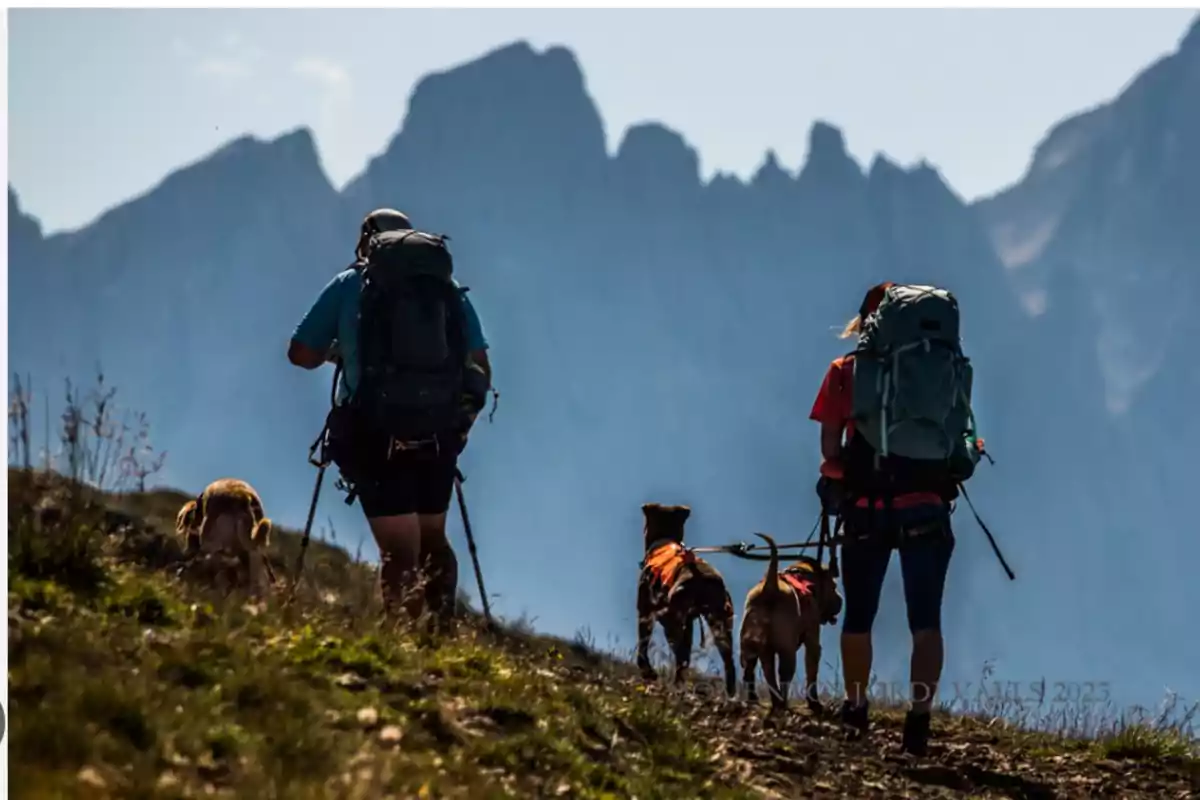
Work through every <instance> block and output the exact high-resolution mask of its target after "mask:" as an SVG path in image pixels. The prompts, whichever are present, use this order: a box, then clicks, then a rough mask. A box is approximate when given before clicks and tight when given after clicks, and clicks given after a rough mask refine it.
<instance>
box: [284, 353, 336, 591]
mask: <svg viewBox="0 0 1200 800" xmlns="http://www.w3.org/2000/svg"><path fill="white" fill-rule="evenodd" d="M341 375H342V362H341V361H340V360H339V361H338V362H337V365H336V366H335V367H334V370H333V388H332V389H331V390H330V395H329V402H330V406H331V407H332V406H333V405H335V404H336V402H337V386H338V378H340V377H341ZM328 438H329V419H328V418H326V420H325V427H323V428H321V432H320V433H319V434H317V438H316V440H315V441H314V442H313V443H312V447H310V448H308V463H310V464H312V465H313V466H314V467H316V468H317V483H316V485H315V486H313V493H312V500H311V501H310V502H309V504H308V519H307V520H305V522H304V535H303V536H302V537H301V538H300V555H298V556H296V567H295V569H294V570H292V586H291V589H290V590H289V592H288V598H289V599H291V598H294V597H295V596H296V588H297V587H298V586H299V585H300V573H301V572H302V571H303V570H304V554H305V553H306V552H308V541H309V539H311V538H312V525H313V517H315V516H316V514H317V501H318V500H320V498H321V483H322V482H323V481H324V480H325V470H326V469H327V468H328V467H329V459H328V458H327V457H326V454H325V449H326V445H327V443H328ZM318 449H319V450H320V451H321V458H320V460H319V461H318V460H316V459H314V458H313V456H315V455H316V453H317V450H318Z"/></svg>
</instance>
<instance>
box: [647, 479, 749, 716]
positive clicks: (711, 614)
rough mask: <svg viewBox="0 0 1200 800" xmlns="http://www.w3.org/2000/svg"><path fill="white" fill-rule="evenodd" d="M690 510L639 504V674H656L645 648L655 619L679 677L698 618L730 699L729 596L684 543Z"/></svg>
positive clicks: (733, 671) (733, 681)
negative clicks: (641, 520) (706, 629)
mask: <svg viewBox="0 0 1200 800" xmlns="http://www.w3.org/2000/svg"><path fill="white" fill-rule="evenodd" d="M691 513H692V511H691V509H690V508H688V507H687V506H664V505H659V504H658V503H647V504H645V505H644V506H642V515H643V516H644V518H645V528H644V529H643V538H644V545H645V554H646V555H645V558H644V559H643V561H642V572H641V575H640V576H639V578H638V595H637V610H638V644H637V664H638V668H639V669H640V670H641V672H642V675H643V677H645V678H648V679H654V678H655V677H657V674H656V673H655V671H654V668H653V667H652V666H651V664H650V654H649V648H650V637H651V635H652V634H653V633H654V623H655V622H659V623H661V624H662V626H663V632H664V633H666V636H667V642H668V643H669V644H670V645H671V652H672V654H673V655H674V657H675V681H676V682H677V683H678V682H679V681H681V680H682V679H683V676H684V674H685V673H686V672H687V668H688V666H689V665H690V663H691V658H692V632H693V625H694V624H695V622H696V620H697V619H702V620H703V621H704V622H707V623H708V627H709V630H711V631H712V636H713V643H714V644H715V645H716V646H717V650H718V652H720V654H721V661H722V663H723V664H724V667H725V690H726V692H727V693H728V694H729V696H730V697H733V696H735V695H736V694H737V668H736V666H735V665H734V661H733V600H732V599H731V598H730V596H729V591H728V590H727V589H726V588H725V579H724V578H722V577H721V573H720V572H718V571H717V570H716V568H714V567H713V566H712V565H711V564H709V563H708V562H707V561H705V560H704V559H702V558H699V557H697V556H696V555H695V554H694V553H692V552H691V551H689V550H687V549H686V548H685V547H684V546H683V529H684V523H686V522H687V519H688V517H689V516H691ZM701 636H703V631H701Z"/></svg>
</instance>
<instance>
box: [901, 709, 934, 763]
mask: <svg viewBox="0 0 1200 800" xmlns="http://www.w3.org/2000/svg"><path fill="white" fill-rule="evenodd" d="M929 722H930V716H929V712H928V711H923V712H916V711H909V712H908V714H906V715H905V717H904V738H903V740H902V741H901V744H900V747H901V749H902V750H904V751H905V752H906V753H912V754H913V755H914V756H923V755H925V753H926V751H927V750H928V746H929Z"/></svg>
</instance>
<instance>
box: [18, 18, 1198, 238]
mask: <svg viewBox="0 0 1200 800" xmlns="http://www.w3.org/2000/svg"><path fill="white" fill-rule="evenodd" d="M1195 13H1196V12H1194V11H1188V10H1179V9H1175V10H1152V11H1131V10H1075V11H1025V10H1013V11H976V10H949V11H942V10H921V11H900V10H884V11H880V10H846V11H824V10H778V11H727V10H726V11H720V10H711V11H710V10H705V11H695V10H692V11H687V10H684V11H628V10H607V11H582V10H579V11H575V10H521V11H499V10H462V11H447V10H437V11H429V10H387V11H384V10H351V11H326V10H267V11H253V10H240V9H213V10H200V11H192V10H165V11H142V10H127V11H108V10H15V11H10V12H9V21H10V27H9V42H10V47H9V182H10V183H11V184H12V185H13V186H14V187H15V188H16V189H17V191H18V193H19V195H20V197H21V200H22V204H23V205H24V206H25V208H26V209H27V210H29V211H31V212H32V213H34V214H35V215H37V216H39V217H40V218H41V219H42V222H43V224H44V225H45V226H47V228H49V229H50V230H60V229H63V228H73V227H78V226H80V225H82V224H85V223H86V222H88V221H90V220H91V219H93V218H94V217H95V216H96V215H97V214H99V213H100V212H101V211H103V210H104V209H106V208H108V207H110V206H112V205H114V204H117V203H119V202H120V201H122V200H125V199H128V198H129V197H131V196H133V195H136V194H139V193H141V192H143V191H145V190H146V189H149V188H150V187H151V186H153V185H154V184H155V183H157V182H158V181H159V180H160V179H161V178H162V177H164V176H165V175H166V174H167V173H168V172H169V171H170V170H172V169H173V168H175V167H178V166H181V165H183V164H185V163H187V162H190V161H194V160H196V159H198V158H200V157H202V156H203V155H205V154H206V153H208V152H210V151H211V150H213V149H215V148H216V147H218V146H220V145H221V144H222V143H224V142H225V141H227V140H229V139H230V138H233V137H234V136H237V135H240V134H243V133H246V132H252V133H254V134H257V135H260V136H271V135H274V134H278V133H280V132H282V131H284V130H287V129H290V128H293V127H295V126H297V125H301V124H303V125H308V126H310V127H312V128H313V129H314V130H315V131H316V135H317V139H318V142H319V146H320V149H321V156H322V159H323V161H324V164H325V167H326V170H327V171H328V173H329V174H330V177H331V178H332V179H333V180H334V182H335V183H336V184H337V185H339V186H340V185H342V184H344V183H345V182H346V181H347V180H349V179H350V178H351V177H353V175H354V174H355V173H357V172H358V171H359V170H360V169H361V168H362V167H363V166H364V165H365V163H366V160H367V159H368V158H369V157H370V156H371V155H373V154H375V153H377V152H379V151H380V150H381V149H382V148H383V147H384V146H385V144H386V142H387V141H388V140H389V139H390V138H391V136H392V134H394V133H395V131H396V130H397V129H398V127H399V125H400V122H401V120H402V119H403V115H404V112H405V109H406V106H407V100H408V96H409V92H410V91H411V90H412V87H413V85H414V83H415V82H416V81H417V80H418V79H420V78H421V76H422V75H424V74H426V73H428V72H430V71H435V70H441V69H444V68H447V67H450V66H453V65H455V64H458V63H461V62H463V61H466V60H469V59H472V58H474V57H476V56H479V55H481V54H482V53H484V52H486V51H487V50H490V49H492V48H494V47H496V46H499V45H502V44H505V43H508V42H511V41H513V40H515V39H518V38H524V39H527V40H529V41H530V42H531V43H532V44H533V45H534V46H535V47H538V48H539V49H540V48H542V47H545V46H547V45H551V44H564V45H566V46H568V47H569V48H571V49H572V50H573V51H574V52H575V54H576V56H577V57H578V58H579V60H580V62H581V64H582V66H583V69H584V72H585V74H586V78H587V85H588V89H589V91H590V92H591V95H592V97H593V98H594V99H595V101H596V102H597V104H598V105H599V107H600V111H601V114H602V115H603V118H604V120H605V124H606V127H607V135H608V143H609V149H610V152H611V151H613V150H615V149H616V146H617V145H618V143H619V142H620V138H621V136H622V134H623V133H624V131H625V129H626V128H627V127H628V126H629V125H630V124H631V123H635V122H639V121H644V120H648V119H653V120H658V121H662V122H664V123H666V124H668V125H670V126H672V127H674V128H676V129H677V130H679V131H681V132H682V133H683V134H684V135H685V136H686V138H687V139H688V140H689V141H690V142H691V143H692V144H693V145H695V146H696V147H697V148H698V149H699V151H700V153H701V157H702V170H703V171H704V174H705V176H706V177H708V176H710V175H711V174H712V173H713V172H714V171H715V170H725V171H732V172H736V173H738V174H740V175H742V176H747V175H749V174H751V173H752V172H753V170H754V169H755V168H756V167H757V166H758V165H759V164H760V163H761V162H762V159H763V156H764V153H765V151H766V150H767V148H775V150H776V151H777V152H778V153H779V155H780V157H781V159H782V160H783V163H784V164H785V166H787V167H788V168H790V169H796V168H798V167H799V165H800V164H801V163H802V161H803V158H804V156H805V151H806V149H807V144H806V138H807V131H808V128H809V125H810V124H811V122H812V121H813V120H814V119H815V118H824V119H827V120H829V121H831V122H833V123H835V124H837V125H839V126H840V127H842V129H843V130H844V131H845V133H846V136H847V140H848V143H849V147H850V150H851V152H852V153H853V154H854V155H855V156H856V157H857V158H858V159H859V160H860V161H861V162H864V163H866V162H867V161H868V160H869V159H870V158H871V156H872V155H873V154H874V153H875V152H877V151H884V152H886V153H888V154H889V155H890V156H892V157H893V158H896V159H898V160H900V161H901V162H903V163H909V162H912V161H914V160H917V159H919V158H926V159H928V160H930V161H931V162H933V163H934V164H936V165H937V166H939V167H940V168H941V170H942V172H943V174H944V175H945V176H946V177H947V179H948V180H949V181H950V183H951V184H952V185H953V186H954V187H955V188H956V189H957V190H958V191H959V192H960V193H961V194H963V195H964V196H965V197H967V198H974V197H976V196H978V195H980V194H986V193H990V192H992V191H995V190H996V189H998V188H1000V187H1001V186H1003V185H1005V184H1007V183H1009V182H1012V181H1014V180H1016V179H1017V178H1018V177H1019V175H1020V173H1021V172H1022V171H1023V170H1024V168H1025V166H1026V163H1027V161H1028V159H1029V156H1030V153H1031V150H1032V148H1033V147H1034V146H1035V144H1036V143H1037V142H1038V140H1039V139H1040V138H1041V136H1042V135H1043V134H1044V133H1045V131H1046V129H1047V128H1048V127H1049V126H1050V125H1052V124H1053V123H1055V122H1056V121H1057V120H1059V119H1060V118H1061V117H1063V116H1064V115H1066V114H1068V113H1070V112H1072V111H1075V110H1078V109H1082V108H1085V107H1087V106H1090V105H1093V104H1095V103H1098V102H1101V101H1104V100H1106V99H1108V98H1110V97H1111V96H1113V95H1114V94H1116V93H1117V92H1118V91H1119V90H1120V88H1121V87H1122V86H1123V85H1124V84H1125V83H1126V82H1127V81H1128V80H1129V79H1130V78H1131V77H1132V76H1133V75H1134V74H1135V73H1136V72H1137V71H1138V70H1140V69H1141V68H1143V67H1145V66H1146V65H1147V64H1148V63H1150V62H1151V61H1153V60H1154V59H1156V58H1157V57H1159V56H1161V55H1163V54H1166V53H1168V52H1170V51H1171V50H1173V49H1174V47H1175V45H1176V44H1177V42H1178V40H1179V39H1180V38H1181V37H1182V35H1183V33H1184V31H1185V30H1186V28H1187V26H1188V24H1189V23H1190V21H1191V20H1192V19H1193V17H1194V16H1195Z"/></svg>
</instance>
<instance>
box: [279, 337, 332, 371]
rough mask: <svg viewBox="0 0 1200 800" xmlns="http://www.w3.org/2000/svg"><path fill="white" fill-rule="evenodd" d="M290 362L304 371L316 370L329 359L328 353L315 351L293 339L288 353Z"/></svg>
mask: <svg viewBox="0 0 1200 800" xmlns="http://www.w3.org/2000/svg"><path fill="white" fill-rule="evenodd" d="M287 357H288V361H290V362H292V363H293V364H295V365H296V366H297V367H301V368H302V369H316V368H317V367H319V366H321V365H322V364H324V363H325V362H326V361H327V360H328V358H329V354H328V353H323V352H321V351H320V350H314V349H312V348H311V347H309V346H308V345H306V344H301V343H300V342H298V341H296V340H295V339H292V341H291V342H290V343H289V344H288V352H287Z"/></svg>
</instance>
